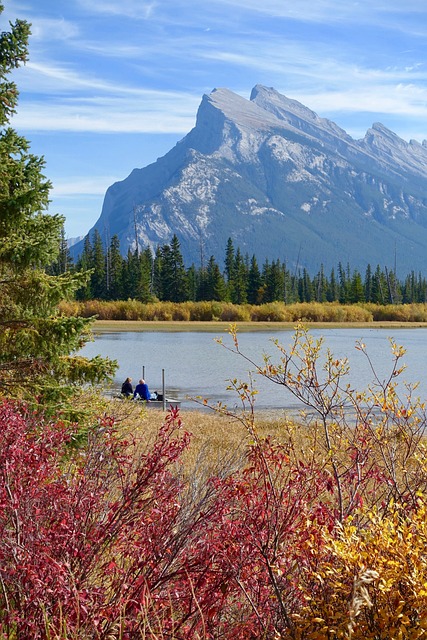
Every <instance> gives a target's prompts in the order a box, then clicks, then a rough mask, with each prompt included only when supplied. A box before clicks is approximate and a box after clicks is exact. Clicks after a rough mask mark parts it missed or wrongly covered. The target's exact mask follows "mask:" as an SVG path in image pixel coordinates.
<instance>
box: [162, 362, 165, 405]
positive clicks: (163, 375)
mask: <svg viewBox="0 0 427 640" xmlns="http://www.w3.org/2000/svg"><path fill="white" fill-rule="evenodd" d="M165 393H166V392H165V370H164V369H162V394H163V400H162V402H163V411H166V395H165Z"/></svg>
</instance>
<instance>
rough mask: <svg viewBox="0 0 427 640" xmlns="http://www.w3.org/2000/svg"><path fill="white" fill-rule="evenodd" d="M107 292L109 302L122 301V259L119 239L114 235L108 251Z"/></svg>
mask: <svg viewBox="0 0 427 640" xmlns="http://www.w3.org/2000/svg"><path fill="white" fill-rule="evenodd" d="M108 265H109V271H108V279H107V283H108V291H107V297H108V299H109V300H121V299H123V297H124V296H123V258H122V254H121V253H120V241H119V237H118V236H117V235H116V234H114V236H113V237H112V238H111V243H110V247H109V250H108Z"/></svg>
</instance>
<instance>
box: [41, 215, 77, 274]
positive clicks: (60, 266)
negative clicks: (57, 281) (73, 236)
mask: <svg viewBox="0 0 427 640" xmlns="http://www.w3.org/2000/svg"><path fill="white" fill-rule="evenodd" d="M72 268H73V259H72V257H71V254H70V250H69V248H68V243H67V240H66V237H65V228H64V225H62V229H61V238H60V241H59V252H58V257H57V258H56V260H55V261H54V262H52V264H51V265H49V266H48V267H47V268H46V273H48V274H50V275H52V276H59V275H61V273H67V271H70V269H72Z"/></svg>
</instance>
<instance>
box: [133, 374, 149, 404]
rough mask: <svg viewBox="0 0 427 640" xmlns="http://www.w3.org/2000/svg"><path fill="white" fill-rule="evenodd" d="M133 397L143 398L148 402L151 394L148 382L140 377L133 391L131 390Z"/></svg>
mask: <svg viewBox="0 0 427 640" xmlns="http://www.w3.org/2000/svg"><path fill="white" fill-rule="evenodd" d="M133 397H134V399H138V400H145V401H146V402H150V399H151V394H150V391H149V389H148V384H147V383H146V382H145V380H143V379H142V378H141V380H140V381H139V383H138V384H137V385H136V387H135V391H134V392H133Z"/></svg>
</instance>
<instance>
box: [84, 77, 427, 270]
mask: <svg viewBox="0 0 427 640" xmlns="http://www.w3.org/2000/svg"><path fill="white" fill-rule="evenodd" d="M94 228H96V229H98V231H99V232H100V234H101V236H103V232H104V230H105V229H108V235H109V237H111V236H112V235H113V234H115V233H117V235H118V236H119V238H120V243H121V250H122V252H123V253H125V252H126V251H127V249H128V247H131V248H132V249H133V250H134V249H135V247H136V240H137V241H138V247H139V248H140V249H143V248H145V247H147V246H150V247H151V248H152V249H153V250H155V248H156V246H158V245H159V244H160V245H161V244H164V243H167V242H169V241H170V239H171V238H172V236H173V234H174V233H176V234H177V236H178V238H179V239H180V242H181V249H182V253H183V256H184V259H185V261H186V263H187V264H188V265H189V264H191V262H195V263H196V264H200V259H201V256H202V255H204V256H205V257H206V260H207V259H208V258H209V257H210V255H214V256H215V258H216V259H217V260H218V261H219V262H221V261H222V260H223V259H224V251H225V246H226V242H227V239H228V238H229V237H231V238H232V239H233V241H234V243H235V245H237V246H239V247H240V249H241V251H242V252H243V253H248V254H249V255H252V254H255V255H256V256H257V258H258V260H260V261H262V260H265V259H266V258H267V259H277V258H279V259H280V260H283V261H286V263H287V264H288V265H289V266H292V267H294V268H299V267H306V268H307V269H309V270H313V269H318V268H319V266H320V264H323V265H324V266H325V267H333V266H336V265H337V263H338V262H347V261H349V262H350V264H351V266H352V267H353V268H360V269H362V268H364V267H366V265H367V264H368V263H370V264H371V265H376V264H380V265H388V266H390V265H391V264H392V263H394V261H395V260H396V255H397V256H398V263H399V265H398V266H399V267H400V270H402V271H403V270H406V272H409V271H411V270H416V271H418V270H422V271H424V272H427V255H426V254H427V252H426V250H425V248H426V246H427V142H426V141H423V143H421V144H420V143H418V142H416V141H413V140H411V141H410V142H405V141H404V140H402V139H401V138H399V136H397V134H395V133H394V132H392V131H390V130H389V129H387V128H386V127H385V126H384V125H382V124H381V123H374V124H373V125H372V127H371V128H370V129H368V131H367V132H366V134H365V136H364V138H362V139H361V140H354V139H353V138H352V137H351V136H350V135H349V134H347V133H346V132H345V131H344V130H343V129H341V127H339V126H338V125H337V124H335V123H334V122H332V121H330V120H328V119H326V118H321V117H320V116H318V115H317V114H316V113H315V112H314V111H312V110H311V109H309V108H308V107H306V106H304V105H302V104H301V103H299V102H297V101H296V100H292V99H290V98H287V97H286V96H284V95H282V94H280V93H279V92H277V91H276V90H275V89H273V88H271V87H270V88H269V87H265V86H263V85H256V86H255V87H254V88H253V89H252V92H251V95H250V99H249V100H247V99H245V98H243V97H241V96H239V95H238V94H235V93H234V92H232V91H230V90H229V89H226V88H221V87H220V88H217V89H214V90H213V91H212V92H211V93H210V94H209V95H208V94H205V95H204V96H203V97H202V101H201V104H200V106H199V109H198V113H197V118H196V124H195V127H194V128H193V129H192V130H191V131H190V132H189V133H188V134H187V135H186V136H185V137H184V138H183V139H182V140H180V141H179V142H178V143H177V144H176V145H175V146H174V147H173V148H172V149H171V150H170V151H169V152H168V153H166V154H165V155H164V156H162V157H161V158H159V159H158V160H157V161H156V162H154V163H152V164H150V165H148V166H147V167H144V168H142V169H134V170H133V171H132V172H131V173H130V175H129V176H128V177H127V178H125V180H123V181H120V182H117V183H115V184H113V185H111V187H109V188H108V189H107V192H106V194H105V199H104V204H103V207H102V212H101V216H100V218H99V219H98V221H97V222H96V224H95V226H94ZM91 231H92V230H91ZM81 247H82V243H77V244H76V245H74V247H73V249H74V254H77V253H78V251H79V250H81Z"/></svg>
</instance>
